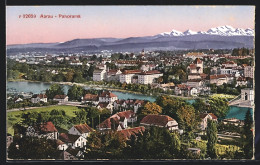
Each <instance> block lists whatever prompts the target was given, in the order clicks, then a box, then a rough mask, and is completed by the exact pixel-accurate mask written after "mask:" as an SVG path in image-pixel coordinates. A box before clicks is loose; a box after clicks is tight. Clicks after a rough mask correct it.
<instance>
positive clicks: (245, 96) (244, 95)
mask: <svg viewBox="0 0 260 165" xmlns="http://www.w3.org/2000/svg"><path fill="white" fill-rule="evenodd" d="M241 99H242V100H249V101H252V102H254V90H253V89H250V88H245V89H241Z"/></svg>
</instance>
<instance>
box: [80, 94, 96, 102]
mask: <svg viewBox="0 0 260 165" xmlns="http://www.w3.org/2000/svg"><path fill="white" fill-rule="evenodd" d="M81 102H82V103H93V104H94V105H97V104H98V95H93V94H90V93H88V94H85V96H84V97H83V98H82V101H81Z"/></svg>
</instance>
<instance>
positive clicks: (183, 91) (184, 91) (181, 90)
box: [174, 84, 195, 96]
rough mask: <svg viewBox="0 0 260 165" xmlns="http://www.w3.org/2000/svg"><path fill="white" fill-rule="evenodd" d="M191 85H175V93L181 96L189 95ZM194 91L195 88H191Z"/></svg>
mask: <svg viewBox="0 0 260 165" xmlns="http://www.w3.org/2000/svg"><path fill="white" fill-rule="evenodd" d="M191 89H192V88H191V87H190V86H188V85H186V84H178V85H177V86H176V87H175V90H174V91H175V95H182V96H190V95H191V92H190V91H191ZM193 92H195V89H194V90H193Z"/></svg>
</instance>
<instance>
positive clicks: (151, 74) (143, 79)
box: [138, 70, 163, 84]
mask: <svg viewBox="0 0 260 165" xmlns="http://www.w3.org/2000/svg"><path fill="white" fill-rule="evenodd" d="M161 76H163V74H162V73H161V72H160V71H158V70H150V71H143V72H141V73H139V74H138V83H139V84H152V83H153V82H154V80H155V79H156V78H159V77H161Z"/></svg>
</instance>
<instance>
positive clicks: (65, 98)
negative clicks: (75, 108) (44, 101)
mask: <svg viewBox="0 0 260 165" xmlns="http://www.w3.org/2000/svg"><path fill="white" fill-rule="evenodd" d="M53 100H54V101H58V102H60V103H64V102H67V101H69V97H68V96H66V95H55V96H54V98H53Z"/></svg>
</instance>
